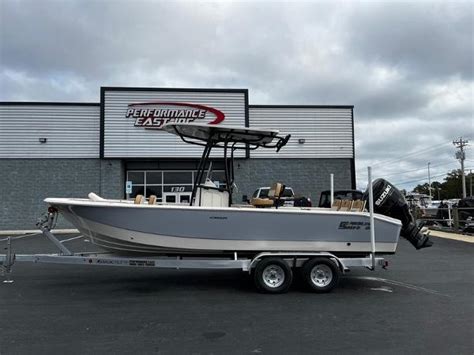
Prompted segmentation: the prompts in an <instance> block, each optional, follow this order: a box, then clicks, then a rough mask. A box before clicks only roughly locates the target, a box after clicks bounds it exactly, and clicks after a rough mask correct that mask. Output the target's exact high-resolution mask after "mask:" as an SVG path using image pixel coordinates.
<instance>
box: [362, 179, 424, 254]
mask: <svg viewBox="0 0 474 355" xmlns="http://www.w3.org/2000/svg"><path fill="white" fill-rule="evenodd" d="M372 188H373V191H374V212H375V213H379V214H383V215H385V216H388V217H392V218H396V219H399V220H400V221H401V222H402V230H401V231H400V235H401V236H402V237H404V238H405V239H407V240H408V241H409V242H410V243H411V244H412V245H413V246H414V247H415V248H416V249H422V248H427V247H430V246H432V245H433V242H432V241H431V240H430V239H429V237H428V235H427V234H425V233H423V232H422V231H421V228H419V227H417V226H416V223H415V219H414V218H413V215H412V214H411V212H410V209H409V208H408V204H407V202H406V201H405V197H404V196H403V194H402V193H401V192H400V191H399V190H398V189H397V188H396V187H395V186H393V185H392V184H391V183H389V182H388V181H387V180H384V179H377V180H374V182H373V183H372ZM363 199H364V200H365V201H367V205H369V202H368V201H369V189H367V190H366V191H365V192H364V196H363Z"/></svg>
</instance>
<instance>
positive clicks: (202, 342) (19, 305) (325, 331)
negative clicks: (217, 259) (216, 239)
mask: <svg viewBox="0 0 474 355" xmlns="http://www.w3.org/2000/svg"><path fill="white" fill-rule="evenodd" d="M71 237H73V236H71V235H67V236H66V235H65V236H62V237H61V238H63V239H66V238H71ZM0 239H1V237H0ZM434 241H435V245H434V246H433V247H432V248H429V249H424V250H421V251H416V250H415V249H413V248H412V247H411V246H410V245H409V244H408V243H407V242H406V241H405V240H401V241H400V243H399V249H398V252H397V254H396V255H393V256H389V257H387V259H388V260H389V263H390V265H389V268H388V270H382V269H379V270H377V271H375V272H372V271H369V270H353V271H351V272H350V273H348V274H346V275H345V276H344V277H343V278H342V279H341V281H340V284H339V286H338V287H337V288H336V289H335V290H334V291H333V292H332V293H329V294H312V293H308V292H306V291H305V290H304V287H302V286H301V285H299V284H298V283H296V284H295V285H294V287H293V289H292V290H291V291H290V292H289V293H287V294H283V295H264V294H259V293H257V292H256V291H255V289H254V286H253V281H252V279H251V277H250V276H249V275H248V274H246V273H243V272H240V271H225V270H217V271H207V270H204V271H200V270H157V269H128V268H117V267H90V266H72V265H54V264H31V263H21V264H20V263H17V264H16V265H15V266H14V271H13V274H12V278H13V280H14V283H11V284H7V283H0V320H1V321H0V354H2V355H4V354H23V353H35V354H38V353H42V354H43V353H51V354H53V353H54V354H55V353H68V354H84V353H101V352H102V353H104V352H106V353H162V354H187V353H192V354H224V353H225V354H246V353H247V354H303V353H304V354H307V353H352V354H353V353H383V354H400V353H404V354H420V353H426V354H428V353H430V354H472V353H473V351H474V346H473V340H472V339H473V338H474V330H473V322H474V302H473V294H474V292H473V291H474V287H473V286H474V277H473V276H474V259H473V255H474V254H473V252H474V244H471V243H466V242H463V241H455V240H449V239H442V238H434ZM13 244H14V248H15V251H16V253H39V252H55V249H54V246H51V245H50V243H49V242H48V241H46V240H44V239H43V237H42V236H40V235H38V236H32V237H27V238H23V239H18V240H14V242H13ZM4 246H6V243H5V241H1V242H0V247H2V249H3V247H4ZM68 246H69V247H70V248H71V249H72V250H75V251H80V250H81V251H82V250H95V249H94V247H93V246H92V245H91V244H90V243H87V242H85V241H84V239H83V238H78V239H74V240H72V241H70V242H68ZM0 253H3V251H1V252H0Z"/></svg>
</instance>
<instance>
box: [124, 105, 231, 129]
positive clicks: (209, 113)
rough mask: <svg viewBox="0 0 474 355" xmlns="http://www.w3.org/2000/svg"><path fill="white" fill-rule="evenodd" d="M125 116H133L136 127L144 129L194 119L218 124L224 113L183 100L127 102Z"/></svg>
mask: <svg viewBox="0 0 474 355" xmlns="http://www.w3.org/2000/svg"><path fill="white" fill-rule="evenodd" d="M125 117H126V118H134V119H135V126H136V127H143V128H146V129H161V127H163V125H165V124H167V123H190V122H194V121H198V122H202V123H209V124H219V123H221V122H222V121H224V119H225V115H224V113H223V112H222V111H219V110H218V109H215V108H213V107H209V106H204V105H200V104H190V103H183V102H144V103H136V104H129V105H128V108H127V114H126V115H125ZM209 120H210V121H209Z"/></svg>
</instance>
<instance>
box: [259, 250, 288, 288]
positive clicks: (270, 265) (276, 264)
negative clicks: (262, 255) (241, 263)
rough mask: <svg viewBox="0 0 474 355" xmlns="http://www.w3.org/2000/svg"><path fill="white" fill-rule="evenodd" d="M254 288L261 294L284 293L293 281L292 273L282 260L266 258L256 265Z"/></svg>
mask: <svg viewBox="0 0 474 355" xmlns="http://www.w3.org/2000/svg"><path fill="white" fill-rule="evenodd" d="M253 276H254V282H255V286H256V287H257V289H258V290H259V291H260V292H263V293H285V292H287V291H288V290H289V288H290V286H291V283H292V281H293V272H292V271H291V268H290V266H289V265H288V263H287V262H286V261H285V260H283V259H282V258H266V259H263V260H261V261H259V262H258V263H257V266H256V267H255V271H254V275H253Z"/></svg>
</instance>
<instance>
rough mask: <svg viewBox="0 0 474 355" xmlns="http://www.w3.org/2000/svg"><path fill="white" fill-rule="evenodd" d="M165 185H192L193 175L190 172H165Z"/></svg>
mask: <svg viewBox="0 0 474 355" xmlns="http://www.w3.org/2000/svg"><path fill="white" fill-rule="evenodd" d="M164 175H165V177H164V179H165V181H164V183H165V184H174V185H177V184H192V183H193V173H192V172H191V171H165V172H164Z"/></svg>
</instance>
